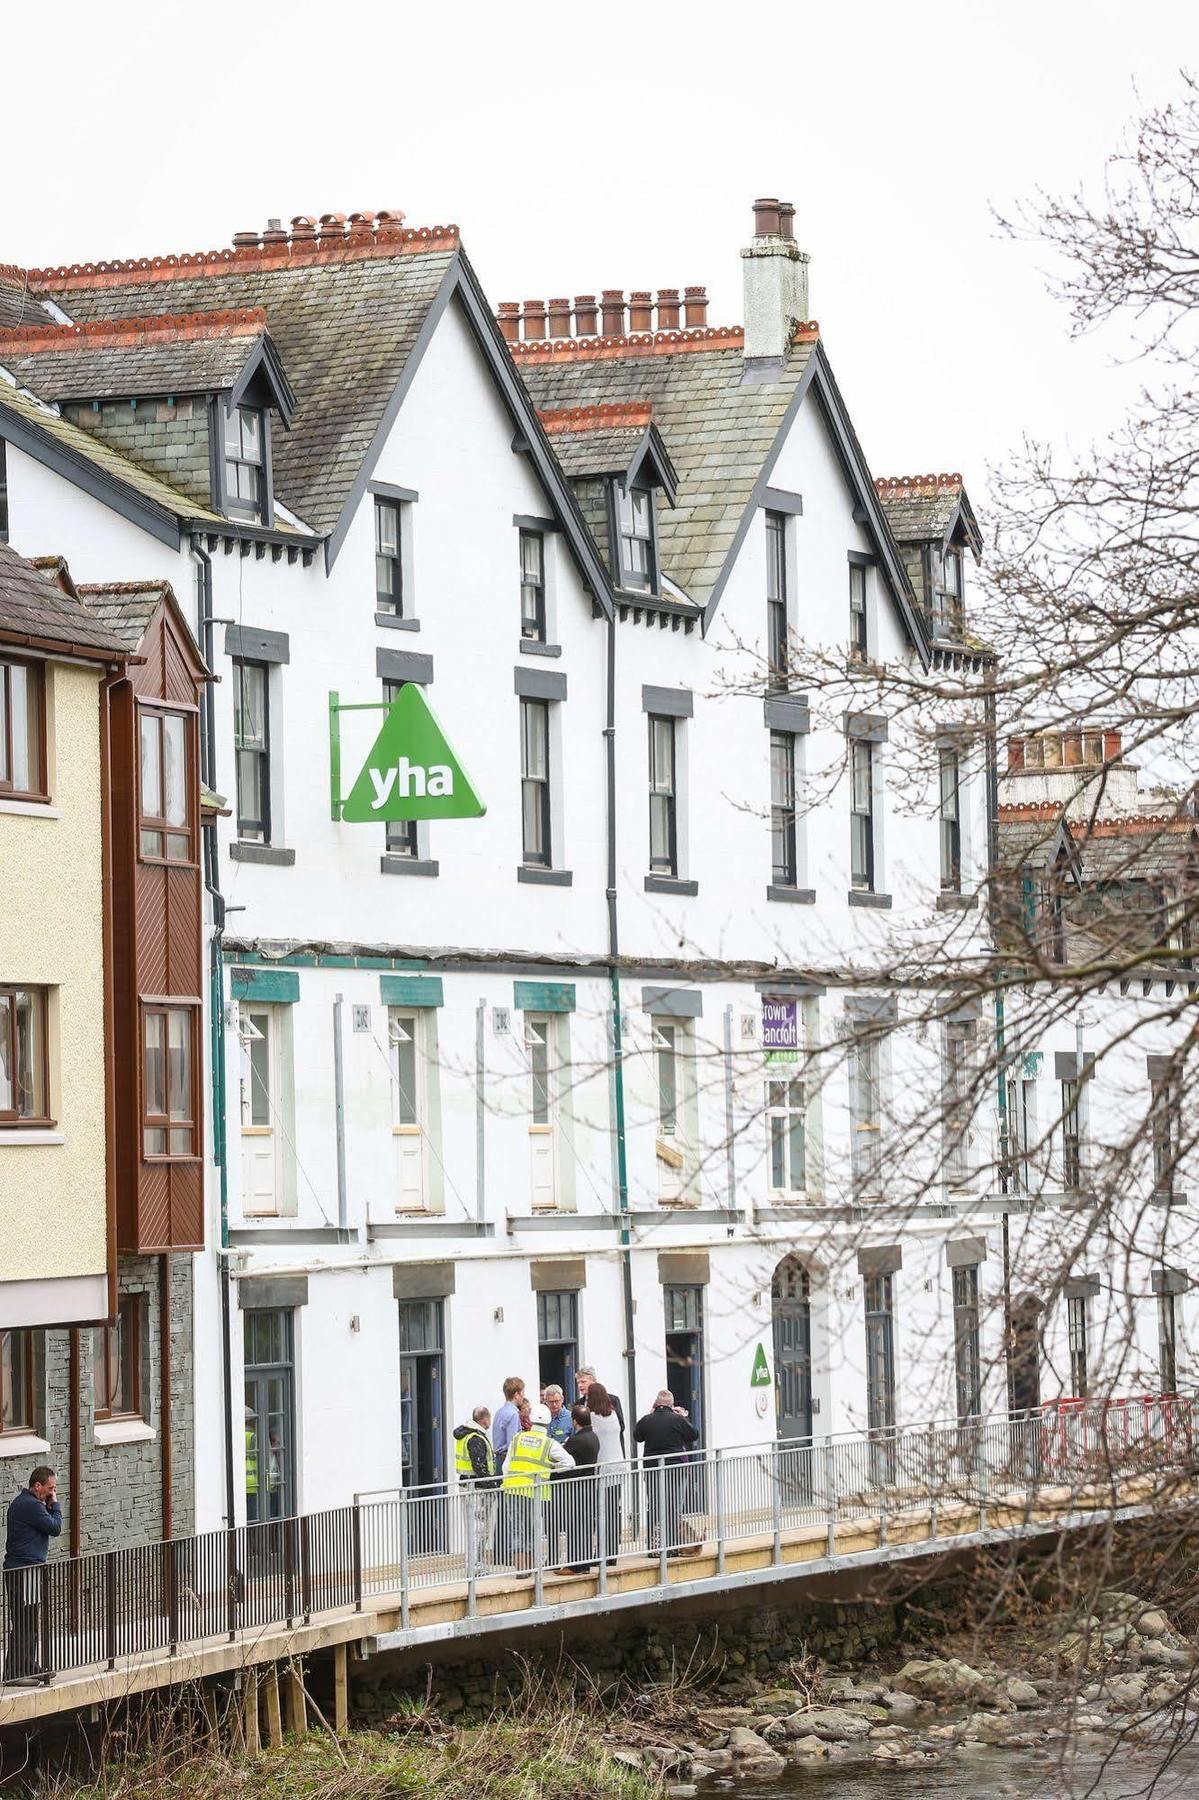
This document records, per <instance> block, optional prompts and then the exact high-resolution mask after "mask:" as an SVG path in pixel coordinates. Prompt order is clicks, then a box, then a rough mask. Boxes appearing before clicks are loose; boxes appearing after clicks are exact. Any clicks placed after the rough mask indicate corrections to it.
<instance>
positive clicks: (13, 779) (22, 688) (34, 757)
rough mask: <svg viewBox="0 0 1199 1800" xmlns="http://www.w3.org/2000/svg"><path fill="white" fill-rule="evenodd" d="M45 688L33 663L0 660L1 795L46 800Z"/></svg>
mask: <svg viewBox="0 0 1199 1800" xmlns="http://www.w3.org/2000/svg"><path fill="white" fill-rule="evenodd" d="M45 720H46V690H45V680H44V677H43V674H42V670H41V668H40V667H39V666H38V665H37V664H36V663H23V662H3V661H0V796H3V797H4V798H5V799H13V798H14V797H15V798H17V799H21V800H45V799H47V798H48V795H47V790H46V752H45V745H46V730H45Z"/></svg>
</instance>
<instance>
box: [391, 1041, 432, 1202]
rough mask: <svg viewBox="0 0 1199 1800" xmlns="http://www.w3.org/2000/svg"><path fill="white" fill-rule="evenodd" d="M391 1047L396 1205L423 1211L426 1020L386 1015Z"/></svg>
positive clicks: (426, 1139) (426, 1137) (426, 1197)
mask: <svg viewBox="0 0 1199 1800" xmlns="http://www.w3.org/2000/svg"><path fill="white" fill-rule="evenodd" d="M387 1036H388V1042H389V1044H390V1048H391V1091H392V1114H391V1116H392V1131H393V1134H394V1137H395V1150H396V1185H397V1193H396V1206H397V1208H398V1209H399V1210H400V1211H411V1210H413V1209H422V1210H423V1209H424V1208H425V1207H426V1206H427V1204H428V1202H429V1195H428V1182H427V1180H426V1150H427V1146H428V1142H429V1133H428V1129H427V1125H428V1121H427V1119H426V1113H427V1110H428V1109H427V1105H426V1094H425V1082H426V1068H427V1064H426V1045H425V1018H424V1015H423V1013H422V1012H419V1011H412V1012H402V1011H399V1010H397V1009H396V1008H394V1007H393V1008H392V1009H391V1010H390V1011H389V1012H388V1015H387Z"/></svg>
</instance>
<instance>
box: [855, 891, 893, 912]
mask: <svg viewBox="0 0 1199 1800" xmlns="http://www.w3.org/2000/svg"><path fill="white" fill-rule="evenodd" d="M846 898H847V899H848V901H849V904H850V905H851V906H872V907H874V908H875V910H876V911H878V912H890V910H891V896H890V894H868V893H866V892H865V890H864V889H863V888H850V890H849V893H848V895H847V896H846Z"/></svg>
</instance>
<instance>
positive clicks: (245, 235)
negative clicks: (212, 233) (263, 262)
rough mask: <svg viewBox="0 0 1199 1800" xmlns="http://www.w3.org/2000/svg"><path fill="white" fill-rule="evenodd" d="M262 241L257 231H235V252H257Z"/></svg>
mask: <svg viewBox="0 0 1199 1800" xmlns="http://www.w3.org/2000/svg"><path fill="white" fill-rule="evenodd" d="M261 241H262V240H261V238H260V237H259V236H258V233H257V232H256V231H235V232H234V233H233V248H234V249H235V250H257V248H258V246H259V244H260V243H261Z"/></svg>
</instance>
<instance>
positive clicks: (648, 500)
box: [616, 487, 658, 594]
mask: <svg viewBox="0 0 1199 1800" xmlns="http://www.w3.org/2000/svg"><path fill="white" fill-rule="evenodd" d="M616 512H617V524H618V527H619V530H620V584H621V586H622V587H626V588H635V589H637V591H638V592H639V593H645V594H651V593H653V591H654V589H655V588H656V587H657V585H658V571H657V568H656V565H655V558H654V501H653V495H652V494H651V493H650V491H649V489H648V488H638V487H635V488H628V489H626V488H623V487H619V488H618V489H617V495H616Z"/></svg>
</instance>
